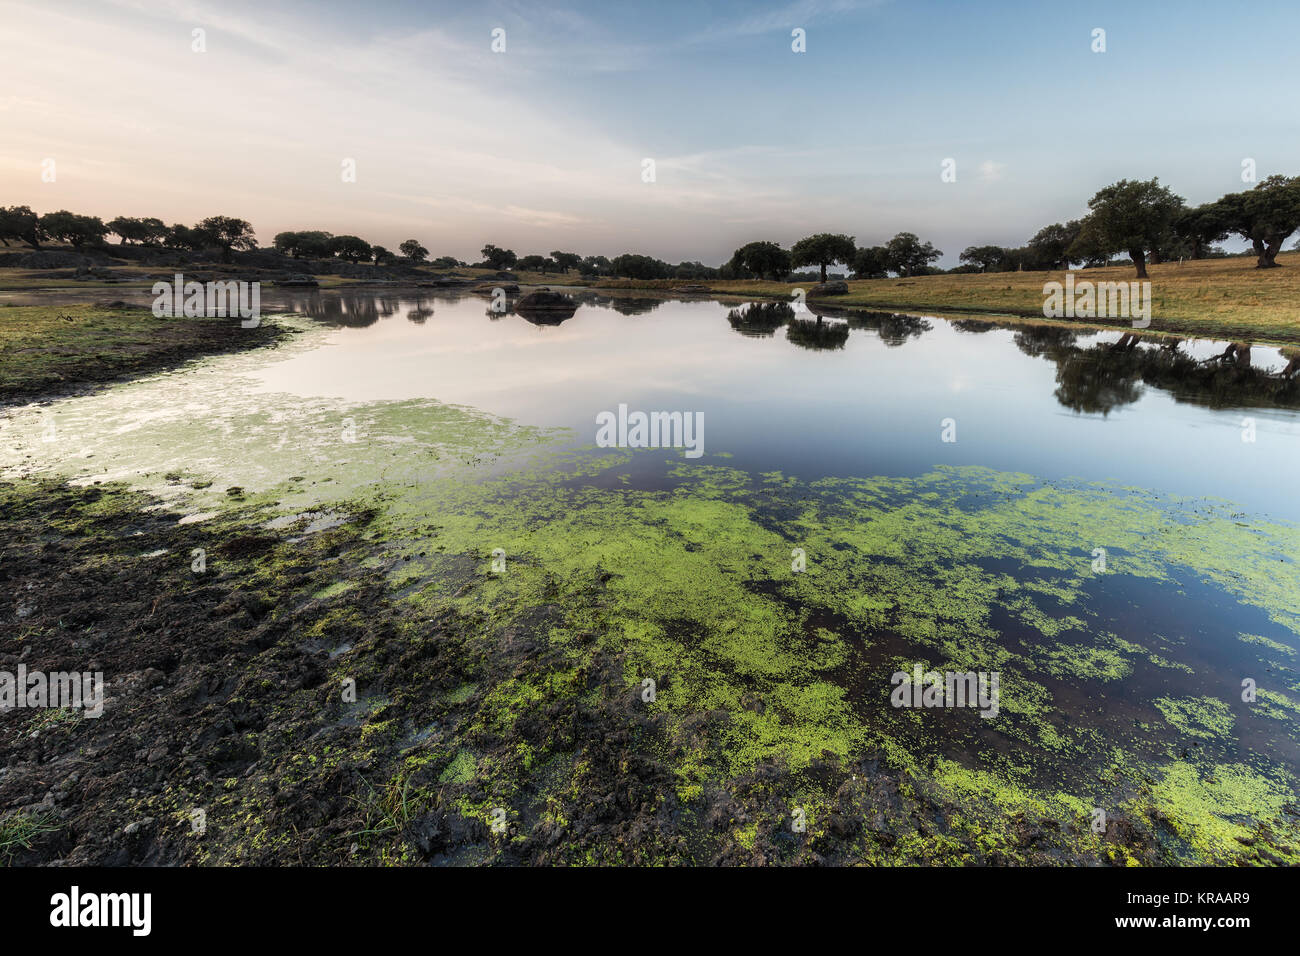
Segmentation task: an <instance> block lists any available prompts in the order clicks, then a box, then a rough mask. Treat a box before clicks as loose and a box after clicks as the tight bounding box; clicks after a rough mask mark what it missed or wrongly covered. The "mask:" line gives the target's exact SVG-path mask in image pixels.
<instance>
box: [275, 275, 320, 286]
mask: <svg viewBox="0 0 1300 956" xmlns="http://www.w3.org/2000/svg"><path fill="white" fill-rule="evenodd" d="M275 284H276V285H277V286H308V287H314V286H318V285H320V283H319V282H317V281H316V278H315V276H308V275H302V274H301V273H299V274H297V275H291V276H285V277H284V278H283V279H277V280H276V283H275Z"/></svg>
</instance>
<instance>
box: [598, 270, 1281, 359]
mask: <svg viewBox="0 0 1300 956" xmlns="http://www.w3.org/2000/svg"><path fill="white" fill-rule="evenodd" d="M1278 262H1279V264H1280V265H1281V266H1282V268H1280V269H1266V270H1264V269H1256V268H1255V259H1254V257H1253V256H1242V257H1232V258H1227V259H1203V260H1199V261H1195V262H1193V261H1187V262H1183V263H1182V264H1179V263H1176V262H1174V263H1165V264H1162V265H1153V266H1148V272H1149V274H1150V281H1151V299H1152V306H1151V316H1152V318H1151V328H1150V330H1149V331H1153V332H1167V333H1175V334H1180V335H1197V336H1203V337H1209V338H1220V339H1234V340H1235V339H1250V340H1254V341H1260V342H1276V343H1297V342H1300V305H1298V304H1297V303H1300V252H1289V253H1282V254H1281V255H1279V256H1278ZM1134 272H1135V270H1134V269H1133V267H1132V266H1123V267H1121V266H1113V267H1108V268H1104V269H1083V270H1076V271H1075V279H1076V281H1081V280H1083V279H1088V280H1091V281H1094V282H1120V281H1123V282H1128V281H1132V280H1133V278H1134ZM1064 276H1065V273H1064V272H1061V271H1057V272H997V273H991V274H984V275H981V274H960V275H936V276H917V277H915V278H910V279H908V278H896V279H855V280H851V281H850V282H849V294H848V295H839V296H833V297H830V298H827V299H825V300H822V301H824V302H825V304H826V305H834V306H858V307H869V308H877V309H892V310H897V311H926V312H941V313H942V312H950V313H963V312H965V313H970V312H975V313H980V312H984V313H993V314H1005V315H1013V316H1019V317H1023V318H1035V319H1036V320H1037V321H1040V322H1042V321H1046V320H1044V319H1043V318H1042V315H1043V284H1044V283H1045V282H1049V281H1058V282H1061V281H1064ZM685 284H687V282H686V281H685V280H680V281H679V280H661V281H653V282H638V281H634V280H613V281H608V282H603V283H601V284H600V287H602V288H661V289H670V288H672V287H673V286H675V285H685ZM703 284H704V285H707V286H708V287H709V288H710V289H711V290H713V291H715V292H720V293H727V294H731V295H742V296H788V295H789V294H790V292H791V290H792V289H795V288H800V287H802V288H807V287H808V284H807V283H806V282H805V283H786V282H766V281H758V280H747V281H735V282H723V281H717V280H712V281H709V280H706V281H704V282H703ZM1062 321H1064V322H1066V323H1067V324H1079V325H1085V324H1086V325H1095V324H1097V322H1096V320H1094V321H1092V322H1080V323H1069V322H1068V320H1062ZM1103 323H1104V320H1103ZM1112 324H1116V325H1119V324H1123V325H1127V324H1128V322H1127V321H1126V320H1115V321H1114V323H1112Z"/></svg>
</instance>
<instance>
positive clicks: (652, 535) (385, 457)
mask: <svg viewBox="0 0 1300 956" xmlns="http://www.w3.org/2000/svg"><path fill="white" fill-rule="evenodd" d="M574 294H575V298H576V301H577V306H576V308H575V309H573V310H572V314H571V315H570V314H560V315H555V314H548V315H542V316H538V315H531V316H529V315H523V314H518V313H516V312H514V311H509V310H507V311H505V312H496V311H494V310H493V308H492V305H491V301H490V300H489V299H488V298H484V297H478V296H473V295H469V296H454V295H436V296H435V295H427V296H426V295H420V294H416V293H414V292H411V293H404V294H392V295H380V294H372V293H369V292H362V291H356V292H347V293H337V292H312V293H302V294H282V295H281V296H280V297H279V298H275V299H272V298H271V297H267V298H266V299H265V300H264V306H263V308H264V311H265V312H270V311H275V310H284V311H285V312H287V313H289V314H290V317H288V318H285V319H283V320H282V321H284V322H285V323H287V324H289V325H291V326H293V327H294V328H297V329H298V330H299V332H300V334H298V335H297V336H295V338H294V340H293V341H292V342H290V343H289V344H287V345H285V346H283V347H281V348H280V349H277V350H273V351H270V352H264V353H259V354H242V355H232V356H224V357H219V358H213V359H210V360H207V361H204V362H201V363H197V364H196V365H193V366H191V367H188V368H185V369H181V370H178V371H175V372H172V373H167V374H164V375H158V376H153V377H151V378H148V379H144V380H140V381H136V382H132V383H127V384H123V385H118V386H114V387H113V388H111V389H109V390H107V391H104V392H101V393H98V394H94V395H89V396H84V397H77V398H70V399H65V400H61V401H58V402H55V403H53V404H51V405H48V406H44V407H28V408H24V409H16V410H14V411H13V412H12V413H11V414H10V415H9V416H8V418H7V420H6V421H5V422H4V426H3V431H4V434H5V435H6V437H7V439H8V440H6V441H5V442H4V444H3V450H2V451H0V455H3V457H0V468H2V471H3V475H4V477H6V478H13V477H15V476H19V475H36V474H59V475H66V476H68V477H70V478H72V479H73V480H75V481H79V482H90V481H109V480H118V481H125V482H127V483H129V484H131V485H134V486H137V487H141V488H146V489H149V490H152V491H154V492H156V493H158V494H159V495H160V496H161V497H162V498H163V499H164V500H166V501H168V502H170V503H173V504H174V505H175V506H177V507H179V508H181V509H182V510H183V511H185V512H186V513H187V514H188V519H189V520H199V521H201V520H203V518H204V516H205V515H208V514H213V513H215V512H217V511H219V510H220V509H222V508H224V507H227V506H228V504H229V502H230V501H231V500H238V501H239V502H240V503H241V504H247V503H250V502H251V503H256V504H258V505H259V506H261V507H264V508H265V509H266V513H267V515H268V516H270V515H274V514H279V515H281V516H286V515H294V514H301V513H312V514H313V515H316V516H317V517H316V518H315V519H314V520H316V521H318V522H319V521H322V520H324V521H325V523H326V524H328V520H329V519H328V517H326V518H325V519H322V518H320V517H319V516H320V515H326V516H328V515H329V514H331V513H333V512H335V511H336V512H338V513H340V514H344V513H346V512H347V511H348V510H349V509H350V508H354V507H356V506H357V503H358V502H359V501H362V502H364V503H367V504H372V505H375V506H377V507H378V508H380V509H381V511H382V518H381V520H380V521H379V522H378V524H377V531H376V534H377V535H380V536H381V537H382V540H383V546H384V547H385V548H386V549H388V552H389V553H390V555H392V556H393V557H394V560H393V562H392V565H391V568H392V570H391V578H392V584H393V593H394V595H395V599H397V600H405V601H412V602H423V603H424V604H442V605H453V606H456V607H458V608H460V609H462V610H473V611H475V612H481V613H483V614H486V615H488V616H490V617H491V619H492V620H494V621H495V622H497V625H499V626H502V627H504V626H506V624H507V623H508V622H510V621H516V622H521V621H526V620H528V619H529V614H530V613H531V612H532V611H533V610H534V609H536V608H537V607H539V606H542V605H545V606H546V607H551V608H559V610H558V611H557V614H558V619H557V621H555V622H554V623H553V624H552V625H551V630H550V631H549V640H551V641H554V642H560V643H564V642H569V641H574V642H575V644H574V646H575V648H576V647H577V643H578V642H579V636H580V635H581V634H583V633H587V632H589V631H592V630H595V631H598V632H599V635H600V637H599V640H600V641H601V642H604V643H607V644H608V645H609V646H613V647H616V648H617V649H618V651H619V653H620V655H621V657H620V659H621V660H622V661H623V664H622V666H623V669H624V673H623V677H624V679H625V680H626V682H627V685H628V686H629V687H638V686H641V684H642V682H643V681H645V680H650V681H652V682H654V686H655V687H657V689H658V694H657V697H654V696H653V695H652V698H651V699H652V702H653V706H655V707H657V708H659V709H661V710H662V711H663V712H664V713H665V714H666V715H667V717H668V718H669V720H670V722H675V724H679V725H680V726H683V727H685V726H687V725H688V724H689V721H690V719H691V717H692V715H694V714H698V713H700V712H709V711H722V710H725V711H727V712H729V713H730V714H731V724H730V728H731V729H730V731H729V732H728V733H727V734H726V735H724V737H723V739H721V740H715V741H713V742H712V743H711V744H709V747H708V748H705V749H708V750H709V752H708V754H707V755H703V756H702V755H701V754H698V753H696V752H695V750H691V751H690V753H691V756H690V757H689V759H686V758H683V761H682V762H681V764H680V766H678V768H677V773H678V778H679V780H680V781H681V786H682V793H683V794H689V793H690V792H693V791H692V788H694V787H698V786H699V785H701V783H702V782H703V781H705V780H706V779H719V778H721V779H727V778H730V777H733V776H735V775H738V774H743V773H745V772H748V771H749V770H752V769H753V768H754V767H756V766H757V765H759V764H760V763H762V762H764V761H770V760H779V761H783V762H786V763H788V764H789V765H791V766H804V765H807V764H809V762H810V761H814V760H816V759H819V758H820V757H822V756H826V755H834V756H837V757H840V758H845V759H851V758H852V757H853V755H855V754H860V753H862V752H865V751H868V750H870V751H873V752H884V753H887V754H889V755H891V758H892V759H895V760H897V761H901V762H903V763H905V764H907V765H909V766H911V767H912V768H913V769H914V770H915V771H916V772H917V773H923V774H925V775H926V776H927V777H928V778H929V779H930V780H932V781H933V782H934V783H935V785H936V786H939V787H943V788H946V790H947V792H950V793H952V794H965V795H966V796H967V797H968V798H969V799H971V800H977V801H978V802H982V803H986V804H988V805H989V806H991V807H992V808H993V812H995V813H997V814H1001V815H1002V817H1003V818H1005V817H1006V815H1007V814H1010V813H1012V812H1013V811H1014V809H1015V808H1016V807H1018V806H1021V805H1023V803H1024V801H1028V800H1034V801H1038V802H1039V803H1038V804H1037V805H1046V806H1049V807H1051V808H1053V809H1052V812H1054V813H1058V814H1060V815H1062V816H1068V817H1070V818H1071V819H1076V818H1079V817H1080V815H1082V816H1083V818H1084V819H1085V820H1086V816H1087V813H1088V812H1090V809H1091V808H1093V807H1102V808H1109V809H1110V810H1124V811H1126V812H1132V813H1142V812H1143V808H1144V807H1145V808H1147V809H1149V808H1150V807H1151V806H1155V807H1157V808H1159V810H1160V814H1161V815H1162V818H1164V819H1172V820H1175V821H1179V822H1180V823H1179V826H1180V827H1181V829H1180V828H1179V827H1175V832H1176V833H1177V835H1178V836H1177V839H1178V841H1180V842H1179V847H1180V849H1179V850H1178V851H1177V852H1178V853H1180V854H1182V856H1183V857H1184V858H1186V859H1188V860H1199V861H1204V860H1208V859H1224V858H1227V855H1228V854H1229V853H1230V852H1231V850H1232V849H1233V848H1234V846H1239V844H1234V843H1233V840H1232V838H1233V837H1234V836H1238V835H1242V834H1244V833H1247V832H1251V831H1250V828H1251V827H1254V826H1257V825H1259V824H1260V823H1261V822H1264V821H1270V820H1274V819H1275V818H1278V817H1279V815H1280V814H1282V813H1283V808H1284V807H1286V806H1287V805H1289V804H1291V803H1293V802H1294V801H1295V799H1296V794H1297V791H1296V780H1297V774H1298V773H1300V746H1298V745H1300V674H1297V671H1296V655H1297V648H1300V571H1298V569H1297V565H1296V555H1297V553H1300V529H1298V528H1297V524H1296V521H1297V519H1300V503H1297V500H1296V496H1295V495H1294V494H1293V493H1292V489H1293V487H1294V481H1295V478H1294V476H1295V475H1296V474H1297V473H1300V390H1298V389H1297V388H1296V386H1295V385H1294V384H1291V383H1288V382H1287V381H1285V380H1284V379H1282V378H1281V376H1280V375H1279V374H1278V372H1279V371H1280V370H1281V369H1282V367H1283V366H1284V365H1285V364H1286V361H1287V359H1286V358H1285V357H1284V356H1282V355H1281V354H1280V353H1279V352H1278V351H1277V350H1276V349H1269V348H1262V347H1256V348H1254V349H1252V350H1251V354H1250V357H1249V365H1246V364H1244V363H1243V362H1232V361H1210V360H1212V359H1213V358H1214V357H1215V356H1216V355H1220V354H1222V353H1223V351H1224V348H1225V346H1226V344H1227V343H1214V342H1196V341H1183V342H1179V343H1170V342H1167V341H1162V340H1158V339H1155V338H1152V339H1150V340H1145V341H1144V340H1133V339H1132V337H1131V336H1127V335H1126V334H1125V330H1124V329H1116V330H1108V331H1102V332H1092V331H1082V330H1074V329H1066V328H1061V327H1042V326H1031V325H1007V326H1000V325H998V324H996V323H994V322H983V321H975V320H972V319H965V320H949V319H944V318H940V317H935V316H929V317H927V316H909V315H898V314H892V313H870V312H847V311H845V312H838V313H837V312H836V310H833V309H827V310H823V309H819V312H821V314H820V315H818V314H814V313H811V312H794V311H792V310H790V309H789V308H788V307H785V306H782V305H776V304H772V303H754V302H740V301H737V302H720V301H714V300H707V299H685V300H683V299H670V298H665V297H658V296H651V295H638V296H630V297H617V298H615V297H610V296H607V295H603V294H597V293H593V292H590V291H582V292H575V293H574ZM235 334H237V333H235ZM621 407H623V411H622V413H620V408H621ZM636 411H641V412H646V413H651V412H679V413H682V416H683V419H684V420H685V419H688V418H689V420H691V421H698V422H700V423H701V424H702V430H701V431H700V432H699V434H698V435H697V436H696V437H697V438H698V439H699V442H698V450H699V451H701V452H702V453H701V454H700V455H699V456H698V457H696V456H695V455H688V454H687V451H688V450H689V449H686V448H682V447H673V448H644V449H642V448H627V447H613V448H605V447H598V446H601V445H605V444H607V442H603V441H598V438H599V437H600V436H599V434H598V432H599V428H598V422H599V421H600V416H601V415H602V414H610V415H613V416H614V417H618V416H619V415H620V414H622V415H623V416H628V415H630V414H631V413H633V412H636ZM267 520H268V521H275V520H284V518H283V517H281V518H279V519H277V518H274V517H268V519H267ZM507 569H508V571H507ZM593 580H595V581H598V582H600V594H599V595H597V596H593V595H592V594H591V593H590V582H591V581H593ZM468 585H473V588H472V590H469V591H467V590H466V588H467V586H468ZM575 653H577V651H576V650H575ZM918 666H919V667H921V668H922V670H923V671H925V672H927V673H928V672H930V671H934V672H936V673H940V674H943V673H949V672H956V673H959V674H960V673H968V672H979V673H980V674H996V675H998V676H999V678H1000V683H999V694H1000V702H999V707H998V709H997V713H996V714H995V715H992V716H991V717H990V715H988V714H985V715H984V716H981V713H980V712H979V711H978V710H975V709H969V708H967V709H964V710H963V709H962V708H960V707H947V708H945V707H940V708H938V709H935V710H930V709H919V708H910V707H899V706H896V704H893V703H891V692H892V691H893V690H894V687H895V686H896V684H897V678H898V675H900V674H906V675H911V674H913V673H915V668H916V667H918ZM910 680H911V679H910V678H909V682H910ZM918 696H919V694H918ZM710 748H711V749H710ZM975 795H978V796H975Z"/></svg>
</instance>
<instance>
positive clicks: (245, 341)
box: [0, 305, 279, 402]
mask: <svg viewBox="0 0 1300 956" xmlns="http://www.w3.org/2000/svg"><path fill="white" fill-rule="evenodd" d="M278 334H279V333H278V332H276V331H275V330H274V329H273V328H272V327H270V326H268V325H267V324H265V323H264V324H263V325H262V326H261V327H260V328H257V329H242V328H240V327H239V324H238V322H237V321H235V320H230V319H205V318H197V319H187V318H178V319H159V318H155V317H154V315H153V313H152V312H150V311H149V310H148V309H131V308H101V307H99V306H93V305H63V306H47V305H41V306H15V305H8V306H5V305H0V402H5V401H13V400H16V399H19V398H22V397H28V396H35V395H40V394H44V393H49V392H57V391H61V390H63V389H66V388H68V387H70V386H73V385H82V384H85V383H88V382H104V381H111V380H113V379H116V378H120V377H122V376H126V375H131V374H139V373H142V372H148V371H154V370H158V369H161V368H165V367H168V366H171V365H175V364H178V363H179V362H181V361H184V360H185V359H187V358H192V357H194V356H197V355H200V354H205V353H209V352H220V351H229V350H234V349H239V348H243V347H246V346H252V345H258V344H263V343H265V342H269V341H272V340H273V339H275V338H276V337H278Z"/></svg>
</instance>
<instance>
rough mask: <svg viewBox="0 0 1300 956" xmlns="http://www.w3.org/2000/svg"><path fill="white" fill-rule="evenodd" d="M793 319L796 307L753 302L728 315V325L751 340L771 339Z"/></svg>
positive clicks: (785, 304)
mask: <svg viewBox="0 0 1300 956" xmlns="http://www.w3.org/2000/svg"><path fill="white" fill-rule="evenodd" d="M793 318H794V307H793V306H791V305H790V304H789V303H788V302H753V303H750V304H749V305H746V306H744V307H742V308H739V309H732V310H731V311H730V312H728V313H727V323H728V324H729V325H730V326H731V327H732V328H733V329H735V330H736V331H737V332H739V333H740V334H741V335H744V336H748V337H749V338H771V337H772V336H773V335H775V334H776V330H777V329H779V328H780V327H781V326H783V325H785V324H786V323H787V322H789V321H790V320H791V319H793Z"/></svg>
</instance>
